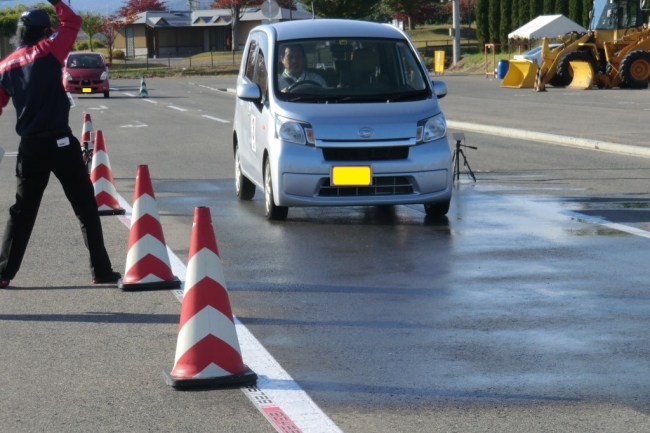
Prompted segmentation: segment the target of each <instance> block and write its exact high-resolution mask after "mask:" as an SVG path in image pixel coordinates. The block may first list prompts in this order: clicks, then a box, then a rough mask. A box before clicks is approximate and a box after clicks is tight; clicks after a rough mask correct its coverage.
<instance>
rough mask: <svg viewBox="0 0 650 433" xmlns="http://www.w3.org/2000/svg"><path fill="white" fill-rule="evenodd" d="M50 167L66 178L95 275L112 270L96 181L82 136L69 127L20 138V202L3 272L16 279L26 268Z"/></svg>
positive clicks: (5, 245) (1, 255)
mask: <svg viewBox="0 0 650 433" xmlns="http://www.w3.org/2000/svg"><path fill="white" fill-rule="evenodd" d="M65 137H67V138H68V139H69V141H70V144H68V145H66V146H59V145H58V144H57V140H59V139H62V138H65ZM50 173H54V175H55V176H56V177H57V178H58V179H59V181H60V182H61V186H62V187H63V191H64V192H65V195H66V197H67V198H68V201H70V204H71V205H72V209H73V210H74V213H75V215H76V216H77V219H79V224H80V225H81V233H82V235H83V239H84V243H85V244H86V248H88V251H89V253H90V270H91V273H92V276H93V278H94V277H95V276H103V275H107V274H108V273H109V272H111V270H112V268H111V261H110V259H109V258H108V253H107V252H106V248H105V246H104V235H103V233H102V224H101V221H100V220H99V214H98V213H97V202H96V201H95V192H94V189H93V184H92V182H91V181H90V177H89V176H88V171H87V169H86V166H85V165H84V162H83V157H82V154H81V146H80V144H79V140H77V139H76V138H75V137H74V136H73V135H72V133H71V132H68V133H63V134H59V135H53V136H49V137H39V138H28V137H22V138H21V140H20V146H19V148H18V159H17V161H16V179H17V187H16V203H15V204H14V205H13V206H11V208H9V219H8V220H7V225H6V227H5V233H4V238H3V239H2V248H1V249H0V277H1V278H2V279H9V280H12V279H13V278H14V277H15V276H16V273H17V272H18V269H19V268H20V264H21V262H22V260H23V256H24V255H25V250H26V249H27V243H28V242H29V238H30V236H31V234H32V229H33V228H34V222H35V221H36V215H37V214H38V208H39V207H40V204H41V199H42V198H43V192H44V191H45V188H46V187H47V183H48V181H49V179H50Z"/></svg>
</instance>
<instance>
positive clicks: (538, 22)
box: [508, 15, 587, 39]
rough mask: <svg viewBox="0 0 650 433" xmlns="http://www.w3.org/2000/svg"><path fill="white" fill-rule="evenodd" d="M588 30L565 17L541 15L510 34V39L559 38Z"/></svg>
mask: <svg viewBox="0 0 650 433" xmlns="http://www.w3.org/2000/svg"><path fill="white" fill-rule="evenodd" d="M586 31H587V29H585V28H584V27H582V26H581V25H579V24H577V23H575V22H573V21H571V20H570V19H568V18H567V17H565V16H564V15H540V16H538V17H537V18H535V19H534V20H532V21H530V22H529V23H527V24H524V25H523V26H521V27H519V28H518V29H517V30H515V31H513V32H511V33H508V39H518V38H519V39H537V38H557V37H558V36H560V35H564V34H566V33H569V32H578V33H583V32H586Z"/></svg>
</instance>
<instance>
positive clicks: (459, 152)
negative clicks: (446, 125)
mask: <svg viewBox="0 0 650 433" xmlns="http://www.w3.org/2000/svg"><path fill="white" fill-rule="evenodd" d="M451 136H452V137H453V138H454V140H456V150H455V151H454V156H453V157H452V158H451V164H452V165H453V166H454V174H453V175H452V177H451V180H452V182H455V181H456V180H458V181H460V157H461V156H462V157H463V166H464V167H467V174H468V176H470V177H471V178H472V179H474V182H476V176H474V172H473V171H472V169H471V168H470V166H469V163H468V162H467V157H466V156H465V152H463V149H461V148H462V147H466V148H468V149H478V147H474V146H468V145H466V144H461V143H462V142H463V141H465V134H463V133H462V132H454V133H452V134H451Z"/></svg>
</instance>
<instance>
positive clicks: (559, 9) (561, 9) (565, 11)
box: [555, 0, 569, 16]
mask: <svg viewBox="0 0 650 433" xmlns="http://www.w3.org/2000/svg"><path fill="white" fill-rule="evenodd" d="M555 13H556V14H562V15H564V16H568V15H569V2H568V1H567V0H555Z"/></svg>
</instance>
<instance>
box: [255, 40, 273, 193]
mask: <svg viewBox="0 0 650 433" xmlns="http://www.w3.org/2000/svg"><path fill="white" fill-rule="evenodd" d="M256 41H257V52H256V54H255V60H254V61H255V71H254V73H253V82H254V83H255V84H257V85H258V86H259V88H260V93H261V94H262V99H261V101H259V102H251V103H250V104H251V105H250V116H251V117H250V121H251V125H250V126H251V150H252V152H253V155H254V159H255V162H254V167H253V168H252V170H253V173H254V174H253V176H255V179H259V180H260V181H262V179H263V175H264V172H263V167H264V161H263V159H264V150H265V149H269V144H270V143H269V140H270V139H271V136H272V134H273V131H274V129H273V128H274V119H273V114H272V113H271V110H270V105H269V63H268V58H269V57H268V55H267V53H268V38H267V36H266V34H265V33H259V34H257V35H256Z"/></svg>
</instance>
